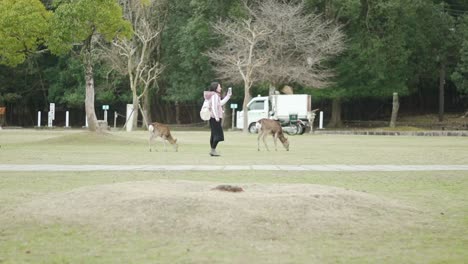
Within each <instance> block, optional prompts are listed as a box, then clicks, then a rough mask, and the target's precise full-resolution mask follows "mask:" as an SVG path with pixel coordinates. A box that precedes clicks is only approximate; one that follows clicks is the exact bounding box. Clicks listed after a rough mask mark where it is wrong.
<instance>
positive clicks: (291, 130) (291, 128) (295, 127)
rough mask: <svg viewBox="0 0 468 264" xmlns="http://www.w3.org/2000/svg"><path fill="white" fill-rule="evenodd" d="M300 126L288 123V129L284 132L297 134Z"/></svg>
mask: <svg viewBox="0 0 468 264" xmlns="http://www.w3.org/2000/svg"><path fill="white" fill-rule="evenodd" d="M299 129H300V126H299V125H297V124H290V125H289V129H287V130H286V133H288V134H289V135H297V134H298V132H299Z"/></svg>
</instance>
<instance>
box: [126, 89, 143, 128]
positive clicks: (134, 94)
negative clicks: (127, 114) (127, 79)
mask: <svg viewBox="0 0 468 264" xmlns="http://www.w3.org/2000/svg"><path fill="white" fill-rule="evenodd" d="M132 97H133V98H132V104H133V113H132V115H133V119H132V121H133V122H132V123H131V124H127V126H128V125H130V129H129V131H133V129H136V128H138V113H139V112H140V111H139V110H138V109H139V108H140V107H139V100H138V95H137V92H136V87H135V88H134V89H132Z"/></svg>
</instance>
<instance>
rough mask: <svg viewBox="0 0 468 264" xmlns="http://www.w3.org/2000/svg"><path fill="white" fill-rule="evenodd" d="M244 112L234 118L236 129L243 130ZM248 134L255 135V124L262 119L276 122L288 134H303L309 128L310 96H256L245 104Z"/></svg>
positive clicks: (310, 113)
mask: <svg viewBox="0 0 468 264" xmlns="http://www.w3.org/2000/svg"><path fill="white" fill-rule="evenodd" d="M244 111H245V109H243V110H242V111H239V112H238V113H237V117H236V127H237V128H239V129H243V128H244ZM247 111H248V122H247V124H248V127H249V132H250V133H257V128H256V126H255V123H256V122H257V121H258V120H260V119H262V118H269V119H275V120H278V121H279V122H280V124H281V126H282V127H283V131H285V132H286V133H288V134H303V133H304V132H305V130H306V128H309V127H310V122H313V121H311V115H312V114H313V113H312V111H311V96H310V95H308V94H274V95H270V96H260V95H259V96H257V97H254V98H252V100H250V102H249V103H248V104H247Z"/></svg>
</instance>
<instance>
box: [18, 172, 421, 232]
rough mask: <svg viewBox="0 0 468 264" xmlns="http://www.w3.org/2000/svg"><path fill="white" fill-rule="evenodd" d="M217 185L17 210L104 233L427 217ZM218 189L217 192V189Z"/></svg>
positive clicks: (378, 203) (74, 197)
mask: <svg viewBox="0 0 468 264" xmlns="http://www.w3.org/2000/svg"><path fill="white" fill-rule="evenodd" d="M217 185H218V184H216V183H210V182H189V181H168V180H165V181H144V182H143V181H142V182H125V183H115V184H106V185H97V186H92V187H83V188H77V189H74V190H72V191H68V192H62V193H56V194H52V195H47V196H43V197H41V198H39V199H35V200H34V201H31V202H28V203H27V204H24V205H23V206H21V208H18V210H17V212H16V213H17V214H20V215H22V217H27V218H32V219H34V220H35V221H39V222H41V223H69V224H78V225H85V226H92V227H93V228H96V229H97V230H103V231H106V232H108V231H112V230H116V231H117V230H118V231H129V232H144V233H149V232H151V233H155V234H160V235H171V234H174V235H182V234H183V235H184V236H187V235H194V236H196V235H198V234H208V233H211V234H223V235H228V236H233V237H235V236H237V237H238V238H242V237H246V236H255V237H260V238H261V237H265V238H266V237H268V238H271V237H280V236H284V235H285V234H287V235H293V234H308V233H315V232H319V231H320V230H327V229H328V228H333V230H344V231H346V232H360V231H361V230H369V229H375V230H376V231H377V230H380V229H382V228H385V229H386V230H388V231H390V230H392V227H395V228H400V227H401V225H402V223H410V222H411V221H412V220H411V219H414V216H415V215H417V214H420V212H418V211H417V210H415V209H414V208H411V207H408V206H405V205H402V204H399V203H398V202H397V201H393V200H388V199H383V198H380V197H377V196H374V195H371V194H367V193H363V192H357V191H351V190H345V189H341V188H335V187H330V186H323V185H311V184H236V186H239V187H242V189H243V190H244V191H243V192H223V191H219V190H216V189H214V188H215V187H216V186H217ZM213 189H214V190H213Z"/></svg>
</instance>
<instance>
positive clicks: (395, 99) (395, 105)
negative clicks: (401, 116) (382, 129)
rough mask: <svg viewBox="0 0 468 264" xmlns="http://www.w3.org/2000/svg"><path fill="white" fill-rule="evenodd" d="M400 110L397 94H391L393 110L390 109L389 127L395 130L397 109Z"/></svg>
mask: <svg viewBox="0 0 468 264" xmlns="http://www.w3.org/2000/svg"><path fill="white" fill-rule="evenodd" d="M399 108H400V103H399V102H398V93H393V108H392V117H391V119H390V127H391V128H395V126H396V120H397V116H398V109H399Z"/></svg>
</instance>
